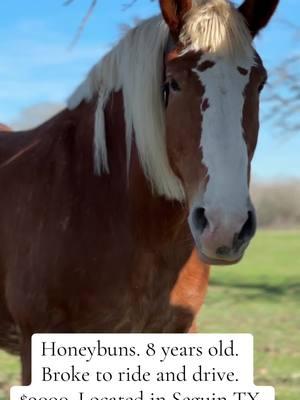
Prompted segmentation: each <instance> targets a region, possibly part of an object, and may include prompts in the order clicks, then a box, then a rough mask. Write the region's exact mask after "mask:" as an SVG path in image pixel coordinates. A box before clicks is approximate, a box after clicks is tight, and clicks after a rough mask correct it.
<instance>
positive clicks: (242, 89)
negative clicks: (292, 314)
mask: <svg viewBox="0 0 300 400" xmlns="http://www.w3.org/2000/svg"><path fill="white" fill-rule="evenodd" d="M253 54H254V53H253ZM166 77H167V78H166V84H165V91H166V93H165V101H166V123H167V144H168V152H169V157H170V160H171V164H172V166H173V168H174V171H175V172H176V173H177V174H178V175H179V176H180V178H181V179H182V182H183V185H184V188H185V192H186V196H187V200H188V203H189V209H190V215H189V224H190V227H191V231H192V233H193V236H194V239H195V241H196V243H197V245H198V248H199V250H200V251H201V254H202V255H203V258H205V259H209V260H208V261H213V262H225V261H227V262H234V261H237V260H239V259H240V258H241V256H242V254H243V252H244V250H245V248H246V246H247V244H248V243H249V241H250V239H251V238H252V236H253V235H254V232H255V211H254V208H253V206H252V203H251V200H250V195H249V189H248V183H249V173H250V163H251V160H252V157H253V153H254V150H255V146H256V142H257V135H258V103H259V93H260V91H261V89H262V87H263V85H264V82H265V81H266V72H265V69H264V68H263V66H262V64H261V62H260V61H258V59H257V64H255V60H252V62H251V63H249V60H245V61H244V62H243V60H239V62H238V63H236V62H234V61H232V60H228V59H222V58H217V57H214V56H212V55H211V54H205V53H203V54H194V53H187V54H185V55H183V56H181V57H178V58H174V59H173V60H171V61H169V62H167V68H166Z"/></svg>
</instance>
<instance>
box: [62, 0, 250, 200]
mask: <svg viewBox="0 0 300 400" xmlns="http://www.w3.org/2000/svg"><path fill="white" fill-rule="evenodd" d="M180 39H181V41H182V43H183V44H184V45H185V46H186V48H187V49H190V50H194V51H199V50H205V51H206V52H212V53H220V54H221V55H227V56H235V54H241V53H243V54H250V51H251V37H250V33H249V31H248V29H247V27H246V24H245V23H244V21H243V18H242V16H241V15H240V14H239V13H238V11H236V10H235V9H234V7H233V6H232V5H231V3H230V2H228V1H227V0H195V1H194V6H193V8H192V10H191V11H190V12H189V13H188V14H187V15H186V21H185V25H184V27H183V30H182V33H181V37H180ZM168 40H169V30H168V27H167V26H166V24H165V22H164V21H163V19H162V17H161V16H157V17H152V18H150V19H148V20H146V21H145V22H142V23H141V24H140V25H138V26H137V27H135V28H134V29H132V30H130V31H129V32H128V33H127V34H126V35H125V37H124V38H123V39H122V40H121V41H120V42H119V44H118V45H117V46H116V47H114V48H113V49H112V50H111V51H110V52H109V53H108V54H107V55H106V56H104V58H103V59H102V60H101V61H100V62H99V63H97V64H96V65H95V66H94V67H93V68H92V70H91V71H90V73H89V74H88V76H87V78H86V79H85V81H84V82H83V83H82V84H81V85H80V86H79V87H78V88H77V89H76V91H75V92H74V93H73V94H72V96H71V97H70V98H69V100H68V108H69V109H74V108H76V107H77V106H78V105H79V104H80V103H81V102H82V101H90V100H92V98H93V97H94V96H97V97H98V99H97V108H96V113H95V134H94V152H95V171H96V173H97V174H101V173H109V160H108V157H107V148H106V134H105V123H104V109H105V105H106V103H107V101H108V99H109V96H110V94H111V93H112V92H114V91H118V90H122V93H123V101H124V113H125V121H126V145H127V166H128V165H129V162H130V154H131V146H132V141H133V136H134V141H135V143H136V146H137V150H138V154H139V159H140V162H141V165H142V167H143V170H144V173H145V176H146V177H147V179H148V180H149V181H150V183H151V185H152V188H153V190H154V191H155V192H156V193H158V194H159V195H164V196H165V197H167V198H170V199H177V200H179V201H182V200H183V199H184V191H183V188H182V185H181V182H180V180H179V179H178V178H177V177H176V176H175V175H174V173H173V171H172V169H171V167H170V164H169V160H168V155H167V150H166V142H165V117H164V106H163V103H162V95H161V83H162V71H163V58H164V57H163V55H164V50H165V48H166V46H167V43H168Z"/></svg>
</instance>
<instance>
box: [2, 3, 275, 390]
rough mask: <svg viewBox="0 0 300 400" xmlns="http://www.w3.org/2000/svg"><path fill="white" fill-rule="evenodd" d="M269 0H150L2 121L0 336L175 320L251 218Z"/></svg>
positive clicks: (7, 339)
mask: <svg viewBox="0 0 300 400" xmlns="http://www.w3.org/2000/svg"><path fill="white" fill-rule="evenodd" d="M277 3H278V0H277V1H276V0H245V2H244V3H243V4H242V5H241V7H240V8H238V9H236V8H234V7H233V5H232V4H231V3H229V2H228V1H227V0H195V1H192V0H181V1H180V0H161V1H160V6H161V12H162V16H158V17H153V18H150V19H148V20H146V21H145V22H143V23H141V24H140V25H139V26H137V27H136V28H134V29H132V30H131V31H129V32H128V33H127V35H126V36H125V37H124V38H123V39H122V40H121V41H120V43H119V44H118V45H117V46H116V47H115V48H114V49H112V50H111V51H110V52H109V53H108V54H107V55H106V56H105V57H104V58H103V59H102V61H100V62H99V63H98V64H97V65H96V66H95V67H94V68H93V69H92V70H91V72H90V73H89V75H88V77H87V78H86V80H85V81H84V82H83V83H82V84H81V85H80V86H79V88H78V89H77V90H76V91H75V93H74V94H73V95H72V96H71V98H70V99H69V103H68V108H67V109H65V110H64V111H62V112H61V113H59V114H58V115H56V116H54V117H53V118H52V119H50V120H49V121H47V122H46V123H44V124H43V125H41V126H40V127H38V128H36V129H33V130H31V131H26V132H18V133H11V134H10V135H0V187H1V195H0V212H1V218H0V221H1V222H0V285H1V287H0V347H2V348H4V349H6V350H8V351H12V352H15V353H19V354H20V355H21V361H22V371H23V384H29V383H30V368H31V367H30V341H31V335H32V334H33V333H37V332H47V333H55V332H82V333H84V332H188V331H192V330H193V329H194V320H195V316H196V314H197V312H198V310H199V308H200V306H201V304H202V303H203V299H204V295H205V292H206V288H207V283H208V275H209V266H208V265H209V264H232V263H235V262H237V261H239V260H240V259H241V257H242V256H243V253H244V251H245V249H246V247H247V245H248V243H249V242H250V239H251V238H252V236H253V235H254V232H255V211H254V208H253V206H252V204H251V201H250V196H249V190H248V185H249V175H250V163H251V159H252V156H253V153H254V150H255V146H256V142H257V134H258V103H259V92H260V90H261V89H262V87H263V85H264V82H265V81H266V71H265V69H264V67H263V65H262V61H261V59H260V57H259V56H258V54H257V53H256V52H255V50H254V48H253V44H252V41H253V38H254V36H255V35H256V34H257V33H258V31H259V30H260V29H261V28H263V27H264V26H265V25H266V24H267V23H268V21H269V19H270V17H271V15H272V14H273V12H274V10H275V8H276V6H277Z"/></svg>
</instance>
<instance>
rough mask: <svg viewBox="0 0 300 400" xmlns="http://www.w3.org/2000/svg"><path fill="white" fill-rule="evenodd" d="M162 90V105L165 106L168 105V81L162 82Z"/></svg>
mask: <svg viewBox="0 0 300 400" xmlns="http://www.w3.org/2000/svg"><path fill="white" fill-rule="evenodd" d="M162 91H163V101H164V105H165V107H168V104H169V95H170V84H169V82H166V83H164V85H163V88H162Z"/></svg>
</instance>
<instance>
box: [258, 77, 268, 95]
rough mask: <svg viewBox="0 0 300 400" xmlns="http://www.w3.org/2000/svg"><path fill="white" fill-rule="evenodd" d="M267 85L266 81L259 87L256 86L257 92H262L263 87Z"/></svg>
mask: <svg viewBox="0 0 300 400" xmlns="http://www.w3.org/2000/svg"><path fill="white" fill-rule="evenodd" d="M266 83H267V80H265V81H263V82H262V83H261V84H260V85H259V86H258V91H259V92H261V91H262V90H263V88H264V87H265V85H266Z"/></svg>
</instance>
